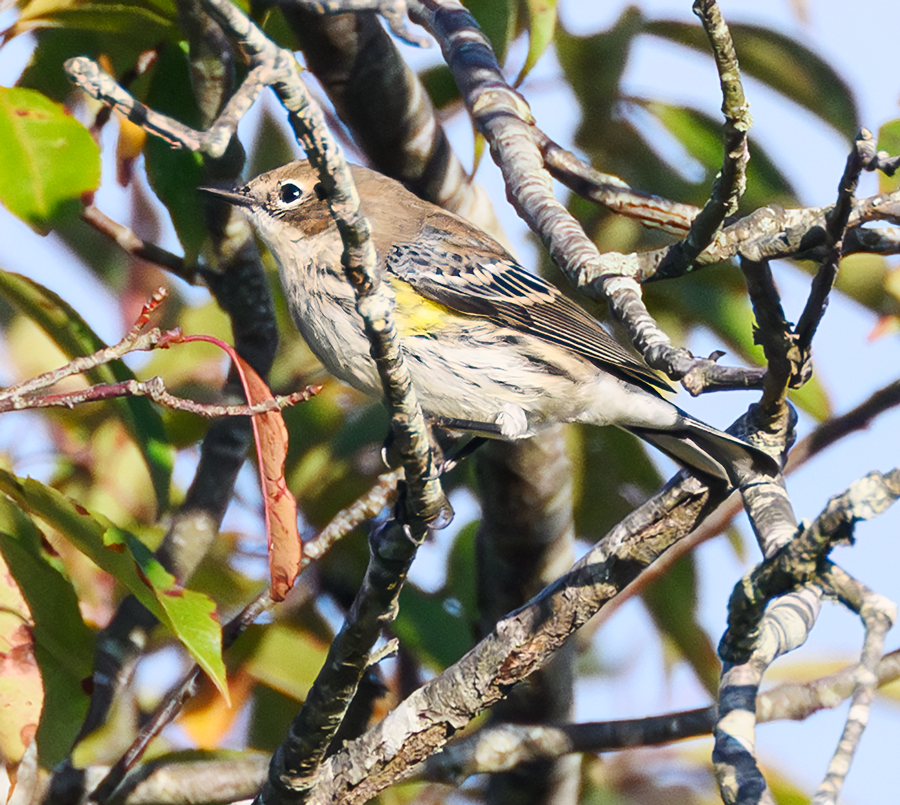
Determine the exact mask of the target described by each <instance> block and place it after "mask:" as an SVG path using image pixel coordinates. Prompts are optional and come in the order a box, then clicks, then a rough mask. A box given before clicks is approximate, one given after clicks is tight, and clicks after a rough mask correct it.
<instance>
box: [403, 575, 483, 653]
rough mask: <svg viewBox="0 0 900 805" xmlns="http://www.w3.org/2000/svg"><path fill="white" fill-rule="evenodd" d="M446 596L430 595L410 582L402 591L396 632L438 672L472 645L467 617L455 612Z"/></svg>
mask: <svg viewBox="0 0 900 805" xmlns="http://www.w3.org/2000/svg"><path fill="white" fill-rule="evenodd" d="M452 609H453V608H452V607H449V606H447V601H446V598H445V597H444V596H443V595H429V594H428V593H426V592H423V591H422V590H420V589H419V588H418V587H416V586H415V585H414V584H410V583H407V584H406V586H405V587H404V588H403V590H402V591H401V593H400V614H399V615H398V616H397V619H396V620H395V621H394V623H393V625H392V627H391V628H392V629H393V631H394V634H396V635H397V637H398V638H400V640H401V642H403V643H404V645H406V646H408V647H409V648H411V649H412V650H413V651H414V652H416V653H417V654H418V655H419V656H420V657H421V658H422V661H423V662H424V663H426V664H427V665H429V666H431V668H432V669H433V670H435V671H441V670H443V669H444V668H446V667H447V666H448V665H452V664H453V663H454V662H456V661H457V660H458V659H459V658H460V657H462V655H463V654H465V653H466V652H467V651H468V650H469V649H470V648H471V647H472V632H471V629H470V626H469V623H468V622H467V620H466V618H464V617H462V616H461V613H460V614H457V613H455V612H454V611H452Z"/></svg>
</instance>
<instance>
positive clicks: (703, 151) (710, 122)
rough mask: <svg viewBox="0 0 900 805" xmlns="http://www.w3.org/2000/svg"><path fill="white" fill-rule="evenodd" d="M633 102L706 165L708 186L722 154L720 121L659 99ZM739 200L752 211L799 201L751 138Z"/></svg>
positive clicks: (769, 159)
mask: <svg viewBox="0 0 900 805" xmlns="http://www.w3.org/2000/svg"><path fill="white" fill-rule="evenodd" d="M635 102H636V103H639V104H640V105H641V107H642V108H644V109H646V110H647V111H648V112H650V114H652V115H653V116H654V117H655V118H656V119H657V120H659V122H660V123H661V124H662V125H663V126H664V127H665V128H666V130H667V131H668V132H669V133H670V134H671V135H672V136H673V137H675V138H676V139H677V140H678V142H679V143H681V145H682V146H683V147H684V149H685V150H686V151H687V152H688V153H689V154H690V155H691V156H692V157H694V159H696V160H697V161H698V162H700V163H701V164H702V165H703V166H704V168H706V171H707V180H706V181H707V185H708V186H711V183H712V180H713V178H714V177H715V175H716V173H718V171H719V169H720V168H721V166H722V159H723V157H724V145H723V142H722V121H721V120H716V119H715V118H712V117H710V116H709V115H707V114H705V113H703V112H700V111H698V110H696V109H688V108H685V107H682V106H672V105H671V104H667V103H661V102H659V101H640V100H636V101H635ZM741 201H742V204H743V206H744V207H745V208H747V209H751V210H752V209H757V208H758V207H761V206H763V205H764V204H772V203H778V204H782V205H785V206H789V205H792V204H797V203H798V202H797V194H796V192H795V191H794V189H793V187H792V186H791V183H790V182H789V181H788V179H787V177H785V176H784V174H782V173H781V171H780V170H778V168H777V167H776V165H775V163H774V162H773V161H772V159H771V158H770V157H769V156H768V154H766V152H765V150H764V149H763V148H762V147H761V146H760V145H758V144H757V143H755V142H753V141H752V140H751V142H750V162H749V164H748V165H747V192H746V193H745V194H744V197H743V198H742V200H741Z"/></svg>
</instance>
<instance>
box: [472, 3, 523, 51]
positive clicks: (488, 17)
mask: <svg viewBox="0 0 900 805" xmlns="http://www.w3.org/2000/svg"><path fill="white" fill-rule="evenodd" d="M465 6H466V8H467V9H468V10H469V12H470V13H471V14H472V16H473V17H474V18H475V21H476V22H477V23H478V26H479V27H480V28H481V30H482V31H483V32H484V35H485V36H486V37H487V38H488V39H490V40H491V45H492V46H493V48H494V55H495V56H496V57H497V61H498V62H499V63H500V64H501V65H502V64H503V60H504V59H505V58H506V48H507V47H508V46H509V43H510V42H511V41H512V39H513V37H514V36H515V30H516V4H515V1H514V0H466V2H465Z"/></svg>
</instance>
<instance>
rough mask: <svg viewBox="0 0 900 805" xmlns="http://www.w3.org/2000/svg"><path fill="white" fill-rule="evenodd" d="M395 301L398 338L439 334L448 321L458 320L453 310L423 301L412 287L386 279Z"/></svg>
mask: <svg viewBox="0 0 900 805" xmlns="http://www.w3.org/2000/svg"><path fill="white" fill-rule="evenodd" d="M388 282H389V283H390V285H391V288H392V290H393V291H394V296H395V297H396V300H397V331H398V332H399V333H400V337H401V338H403V337H405V336H413V335H430V334H432V333H436V332H439V331H440V330H442V329H443V328H444V327H446V326H447V324H448V323H449V322H450V321H453V320H458V319H459V318H461V317H460V314H459V313H457V312H456V311H455V310H453V309H451V308H449V307H447V306H446V305H442V304H440V303H439V302H432V301H431V300H430V299H425V298H424V297H423V296H420V295H419V294H418V293H416V292H415V290H413V287H412V286H411V285H410V284H409V283H408V282H404V281H403V280H401V279H399V278H398V277H393V276H392V277H388Z"/></svg>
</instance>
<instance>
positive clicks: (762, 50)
mask: <svg viewBox="0 0 900 805" xmlns="http://www.w3.org/2000/svg"><path fill="white" fill-rule="evenodd" d="M729 27H730V28H731V36H732V38H733V39H734V49H735V51H736V52H737V56H738V61H739V62H740V66H741V71H742V72H743V73H744V74H745V75H750V76H753V77H754V78H756V79H758V80H759V81H762V82H763V83H764V84H766V85H767V86H769V87H770V88H772V89H774V90H775V91H776V92H778V93H781V94H782V95H784V96H785V97H786V98H789V99H790V100H792V101H794V102H795V103H798V104H800V106H803V107H805V108H806V109H809V110H810V111H811V112H812V113H813V114H814V115H816V116H817V117H819V118H821V119H822V120H824V121H825V122H826V123H828V124H829V125H831V126H833V127H834V128H835V129H837V131H839V132H840V133H841V134H843V135H845V136H846V137H848V138H849V137H852V136H854V134H855V133H856V132H857V131H858V129H859V119H858V113H857V109H856V101H855V100H854V98H853V94H852V92H851V91H850V88H849V87H848V86H847V84H846V83H845V82H844V80H843V79H842V78H841V77H840V76H839V75H838V74H837V73H836V72H835V70H834V68H833V67H831V65H830V64H828V62H826V61H825V60H824V59H822V58H821V57H820V56H817V55H816V54H815V53H813V52H812V51H811V50H810V49H809V48H806V47H804V46H803V45H801V44H800V43H799V42H797V41H796V40H795V39H792V38H791V37H789V36H785V35H784V34H781V33H778V31H773V30H772V29H771V28H765V27H763V26H759V25H745V24H740V23H738V24H733V25H730V26H729ZM645 31H646V32H647V33H649V34H654V35H655V36H658V37H660V38H662V39H669V40H670V41H672V42H677V43H679V44H681V45H685V46H687V47H690V48H693V49H694V50H698V51H700V52H702V53H706V54H709V52H710V49H709V40H708V39H707V37H706V32H705V31H704V30H703V28H702V27H701V26H700V25H693V24H690V23H686V22H675V21H671V20H654V21H652V22H647V23H646V26H645Z"/></svg>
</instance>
